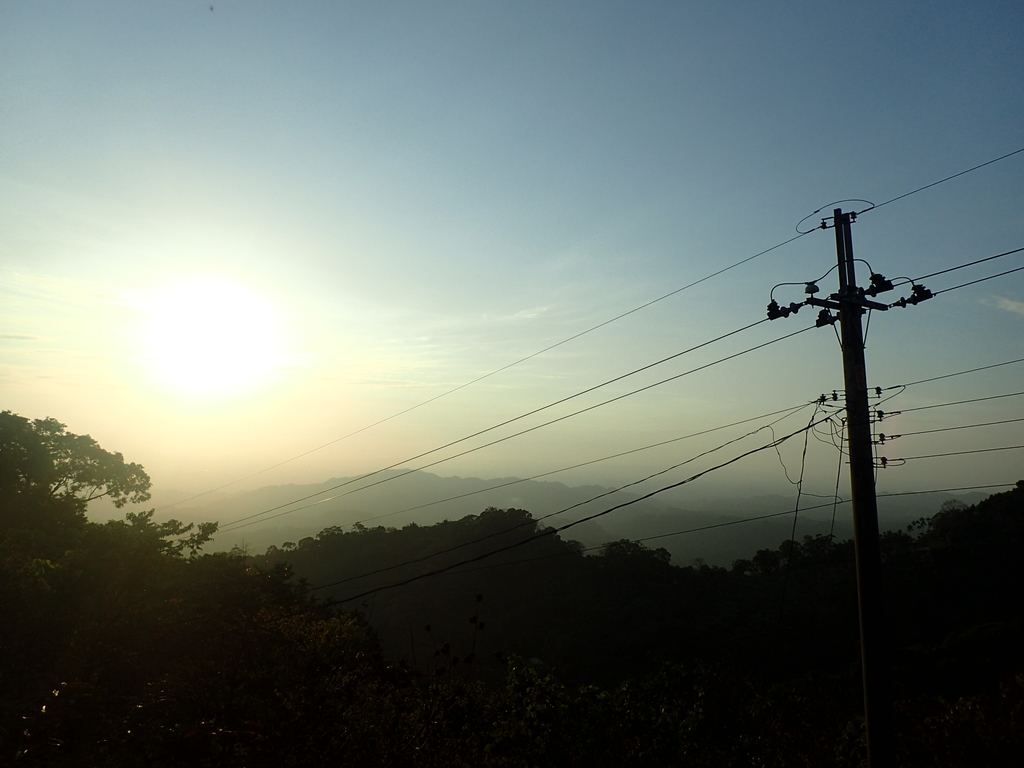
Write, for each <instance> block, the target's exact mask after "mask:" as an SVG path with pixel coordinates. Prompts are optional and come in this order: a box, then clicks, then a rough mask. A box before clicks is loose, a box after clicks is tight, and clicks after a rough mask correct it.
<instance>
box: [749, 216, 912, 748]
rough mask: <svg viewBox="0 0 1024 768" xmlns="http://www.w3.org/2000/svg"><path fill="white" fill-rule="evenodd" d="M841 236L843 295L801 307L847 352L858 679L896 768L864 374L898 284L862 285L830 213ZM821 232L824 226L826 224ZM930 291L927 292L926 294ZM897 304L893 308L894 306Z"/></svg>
mask: <svg viewBox="0 0 1024 768" xmlns="http://www.w3.org/2000/svg"><path fill="white" fill-rule="evenodd" d="M832 216H833V227H834V229H835V231H836V256H837V259H838V266H839V291H838V293H833V294H832V295H831V296H829V298H828V299H819V298H817V297H815V296H814V295H813V294H814V293H817V292H818V290H819V289H818V286H816V285H814V284H813V283H808V284H807V289H806V292H807V293H809V294H811V296H810V297H809V298H808V299H807V300H806V301H805V302H804V303H805V304H810V305H813V306H818V307H823V309H822V310H821V312H820V314H819V315H818V321H817V325H818V326H819V327H821V326H823V325H828V324H832V323H835V322H836V319H837V318H836V317H835V316H833V315H832V313H831V312H830V310H833V309H835V310H838V312H839V317H838V320H839V327H840V331H841V338H842V348H843V375H844V380H845V386H846V427H847V440H848V445H849V452H850V488H851V494H852V497H853V499H852V500H853V531H854V547H855V551H856V561H857V602H858V608H859V612H860V651H861V674H862V678H863V685H864V719H865V724H866V730H867V743H868V764H869V765H870V766H871V768H894V767H895V765H896V747H895V738H894V731H893V725H892V700H891V697H890V693H889V687H890V686H889V670H888V664H887V659H886V656H887V654H886V648H885V646H886V643H885V636H884V622H883V610H882V551H881V545H880V543H879V537H878V503H877V499H876V498H875V477H874V463H875V462H874V451H873V449H872V436H871V411H870V408H869V403H868V382H867V369H866V367H865V363H864V331H863V328H862V326H861V317H862V315H863V314H864V310H865V309H879V310H886V309H889V306H890V305H887V304H882V303H879V302H876V301H871V300H870V299H868V298H866V297H867V296H871V297H872V298H873V297H874V296H876V295H877V294H878V293H880V292H882V291H887V290H891V289H892V288H893V285H892V283H891V282H890V281H888V280H886V279H885V277H883V276H882V275H880V274H872V275H871V286H870V287H869V288H867V289H864V288H859V287H858V286H857V276H856V269H855V265H854V260H853V235H852V233H851V229H850V225H851V223H852V222H853V220H854V219H855V218H856V214H855V213H853V212H847V213H843V211H842V209H840V208H836V209H835V210H833V212H832ZM821 227H822V229H827V228H828V227H827V225H826V223H825V221H822V223H821ZM924 294H927V295H924ZM930 297H931V293H930V292H929V291H927V290H926V289H924V286H920V287H918V286H915V288H914V296H913V297H912V298H911V299H909V300H908V299H902V300H901V302H902V303H901V302H897V303H896V304H899V305H901V306H904V307H905V306H906V305H907V304H908V303H911V304H917V303H918V301H923V300H924V299H926V298H930ZM896 304H894V305H892V306H896ZM801 306H802V304H797V303H793V304H790V305H789V306H788V307H781V308H780V307H779V305H778V304H777V303H776V302H775V301H774V299H773V300H772V302H771V304H769V305H768V318H769V319H770V320H775V319H777V318H779V317H788V316H789V315H790V314H794V313H796V312H797V310H799V308H800V307H801Z"/></svg>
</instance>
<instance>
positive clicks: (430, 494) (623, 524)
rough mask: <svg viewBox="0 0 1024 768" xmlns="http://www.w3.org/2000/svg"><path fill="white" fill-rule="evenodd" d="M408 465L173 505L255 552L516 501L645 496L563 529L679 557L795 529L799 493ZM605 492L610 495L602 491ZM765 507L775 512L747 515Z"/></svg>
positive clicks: (570, 505) (710, 554)
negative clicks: (637, 488) (467, 472)
mask: <svg viewBox="0 0 1024 768" xmlns="http://www.w3.org/2000/svg"><path fill="white" fill-rule="evenodd" d="M403 473H404V470H389V471H387V472H381V473H379V474H377V475H374V476H373V477H369V478H365V479H362V480H360V479H359V478H354V477H347V478H332V479H330V480H327V481H325V482H323V483H318V484H310V485H276V486H268V487H265V488H260V489H257V490H253V491H247V492H243V493H239V494H236V495H232V496H227V497H222V498H219V499H217V500H216V501H213V502H209V503H206V504H203V505H197V506H191V507H186V506H181V507H178V508H176V509H175V510H174V511H173V516H175V517H178V518H181V519H183V520H217V521H219V522H220V523H221V528H222V529H223V531H222V533H220V534H218V536H217V538H216V540H215V548H216V549H230V548H232V547H235V546H243V547H246V548H248V549H249V550H250V551H252V552H262V551H265V550H266V548H267V547H268V546H270V545H271V544H274V545H278V546H280V545H281V544H283V543H284V542H286V541H291V542H298V541H300V540H301V539H303V538H305V537H307V536H315V535H316V534H317V533H319V532H320V531H321V530H323V529H324V528H328V527H331V526H339V527H342V528H347V527H349V526H352V525H353V524H355V523H357V522H358V523H361V524H362V525H365V526H367V527H375V526H385V527H393V528H401V527H403V526H405V525H408V524H409V523H413V522H414V523H417V524H419V525H432V524H433V523H436V522H439V521H441V520H446V519H447V520H457V519H460V518H462V517H465V516H466V515H472V514H477V513H479V512H481V511H482V510H484V509H486V508H487V507H499V508H503V509H504V508H508V507H516V508H520V509H526V510H529V511H530V512H532V513H533V515H534V517H535V518H541V517H544V516H545V515H553V516H552V517H551V518H550V519H549V520H547V521H545V524H546V525H553V526H562V525H565V524H566V523H571V522H575V521H578V520H581V519H582V518H585V517H587V516H589V515H593V514H596V513H599V512H601V511H603V510H607V509H609V508H611V507H614V506H617V505H620V504H626V503H628V502H635V503H633V504H630V505H629V506H626V507H623V508H621V509H617V510H615V511H612V512H610V513H608V514H606V515H603V516H601V517H600V518H598V519H596V520H593V521H587V522H581V523H580V524H578V525H575V526H573V527H571V528H569V529H567V530H566V531H565V532H564V533H562V534H561V535H562V537H563V538H567V539H575V540H577V541H580V542H582V543H583V544H584V545H585V546H587V547H597V546H600V545H601V544H603V543H605V542H607V541H614V540H618V539H646V541H645V543H646V544H647V545H648V546H650V547H653V548H657V547H663V548H665V549H667V550H668V551H669V552H671V553H672V559H673V562H675V563H676V564H680V565H686V564H689V563H691V562H693V561H694V560H696V559H700V560H702V561H704V562H707V563H708V564H712V565H729V564H731V563H732V561H733V560H735V559H737V558H741V557H750V556H751V555H752V554H753V553H754V552H755V551H757V550H758V549H762V548H766V547H770V548H775V547H777V546H778V545H779V543H780V542H781V541H784V540H786V539H788V538H789V537H790V534H791V532H792V530H793V514H792V512H793V509H794V506H795V501H796V497H795V494H794V495H793V496H791V497H784V496H749V497H745V498H722V499H719V500H717V501H708V500H703V501H702V502H699V503H700V507H699V508H697V509H688V508H684V507H683V506H676V505H674V504H672V503H666V502H677V501H679V500H682V499H684V498H685V497H684V496H683V495H682V494H678V493H677V494H675V496H674V497H673V496H669V495H666V496H663V497H658V498H654V499H648V500H644V501H639V502H637V501H636V499H637V498H638V496H639V494H631V493H627V492H623V491H617V492H610V489H608V488H604V487H601V486H596V485H587V486H575V487H572V486H567V485H565V484H563V483H557V482H541V481H536V480H518V479H517V478H491V479H481V478H475V477H441V476H438V475H434V474H431V473H429V472H420V471H415V472H411V473H408V474H403ZM363 489H365V490H363ZM605 494H607V495H605ZM598 496H601V498H595V497H598ZM984 496H985V494H981V493H972V494H965V495H962V496H959V497H954V496H952V495H951V494H948V493H932V494H921V495H915V496H904V497H895V498H884V497H883V498H880V499H879V517H880V520H881V525H882V528H904V527H905V526H906V525H907V523H908V522H910V521H911V520H915V519H917V518H919V517H923V516H926V515H931V514H934V513H935V512H936V511H938V509H939V507H941V505H942V504H943V502H945V501H947V500H949V499H953V498H959V499H960V500H962V501H964V502H965V503H967V504H972V503H974V502H976V501H978V500H980V499H981V498H984ZM299 500H301V501H299ZM801 508H802V509H803V510H804V511H801V512H800V513H799V515H798V516H797V526H796V535H797V538H798V539H802V538H803V536H805V535H813V534H827V533H829V531H830V530H832V526H833V522H832V514H833V511H832V506H831V502H829V501H827V500H823V499H820V498H813V497H804V498H803V500H802V501H801ZM563 510H564V511H563ZM555 513H558V514H555ZM169 514H170V513H169ZM850 514H851V511H850V506H849V504H840V505H838V507H837V509H836V515H835V526H834V532H835V534H836V536H837V537H839V538H841V539H842V538H849V537H850V536H851V535H852V524H851V522H850ZM765 515H774V517H768V518H767V519H761V520H753V521H750V522H743V521H745V520H747V519H748V518H756V517H761V516H765ZM250 517H251V519H245V518H250ZM701 529H703V530H701ZM667 534H676V535H667ZM651 537H663V538H651Z"/></svg>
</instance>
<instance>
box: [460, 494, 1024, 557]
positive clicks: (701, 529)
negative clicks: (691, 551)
mask: <svg viewBox="0 0 1024 768" xmlns="http://www.w3.org/2000/svg"><path fill="white" fill-rule="evenodd" d="M1015 485H1016V483H996V484H994V485H970V486H961V487H959V488H933V489H929V490H925V491H903V492H901V493H880V494H878V498H880V499H881V498H891V497H897V496H920V495H925V494H931V493H952V492H954V491H978V490H987V489H989V488H1013V487H1015ZM837 503H839V504H849V503H850V500H849V499H838V502H837ZM828 506H830V504H817V505H815V506H812V507H804V508H803V511H804V512H812V511H814V510H816V509H824V508H826V507H828ZM791 514H793V510H791V509H786V510H783V511H782V512H770V513H768V514H764V515H755V516H754V517H743V518H739V519H737V520H726V521H724V522H721V523H710V524H708V525H700V526H697V527H695V528H685V529H683V530H681V531H672V532H671V533H659V534H657V535H654V536H644V537H643V538H639V539H630V541H631V542H632V543H634V544H644V543H646V542H648V541H657V540H658V539H667V538H671V537H674V536H685V535H688V534H691V533H703V532H705V531H713V530H717V529H719V528H729V527H731V526H734V525H744V524H745V523H755V522H759V521H761V520H770V519H772V518H776V517H784V516H786V515H791ZM830 536H831V534H830ZM604 547H605V545H604V544H601V545H599V546H596V547H586V548H584V549H582V550H579V552H580V553H582V552H596V551H598V550H601V549H604ZM573 554H576V553H575V552H555V553H553V554H548V555H541V556H539V557H531V558H526V559H523V560H513V561H509V562H504V563H492V564H491V565H481V566H478V567H476V568H465V569H463V570H461V571H457V572H456V573H471V572H473V571H482V570H489V569H491V568H504V567H505V566H509V565H522V564H524V563H533V562H538V561H540V560H549V559H551V558H554V557H566V556H569V555H573Z"/></svg>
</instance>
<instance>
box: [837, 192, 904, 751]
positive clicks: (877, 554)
mask: <svg viewBox="0 0 1024 768" xmlns="http://www.w3.org/2000/svg"><path fill="white" fill-rule="evenodd" d="M832 213H833V217H834V218H833V221H834V225H835V231H836V255H837V258H838V263H839V294H838V297H837V298H838V303H839V329H840V332H841V334H842V346H843V378H844V380H845V386H846V429H847V441H848V444H849V449H850V491H851V495H852V497H853V542H854V548H855V550H856V558H857V603H858V607H859V609H860V655H861V674H862V676H863V682H864V719H865V721H866V725H867V740H868V764H869V765H870V766H871V768H890V767H892V766H895V762H896V754H895V751H896V750H895V743H894V738H893V727H892V700H891V697H890V695H889V670H888V664H887V660H886V655H887V654H886V649H885V636H884V635H885V633H884V625H883V615H882V614H883V611H882V550H881V545H880V543H879V538H878V502H877V500H876V498H875V477H874V463H875V462H874V451H873V449H872V447H871V446H872V443H871V411H870V408H869V405H868V381H867V370H866V367H865V362H864V332H863V329H862V327H861V316H862V315H863V314H864V307H865V306H869V307H872V308H874V309H888V306H887V305H885V304H879V303H877V302H873V301H868V300H866V299H865V298H864V295H863V292H861V291H859V290H858V288H857V276H856V272H855V267H854V261H853V234H852V232H851V227H850V224H851V223H852V217H853V214H851V213H843V212H842V210H841V209H839V208H836V209H835V210H834V211H833V212H832Z"/></svg>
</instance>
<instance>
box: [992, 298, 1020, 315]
mask: <svg viewBox="0 0 1024 768" xmlns="http://www.w3.org/2000/svg"><path fill="white" fill-rule="evenodd" d="M996 307H997V308H998V309H1005V310H1006V311H1007V312H1015V313H1016V314H1018V315H1024V301H1014V300H1013V299H996Z"/></svg>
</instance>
